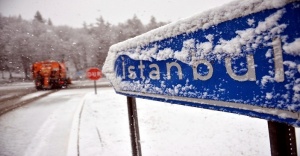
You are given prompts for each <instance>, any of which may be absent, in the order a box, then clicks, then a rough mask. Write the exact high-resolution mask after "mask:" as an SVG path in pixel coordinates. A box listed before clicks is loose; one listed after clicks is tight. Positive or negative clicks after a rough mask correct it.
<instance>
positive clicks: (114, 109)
mask: <svg viewBox="0 0 300 156" xmlns="http://www.w3.org/2000/svg"><path fill="white" fill-rule="evenodd" d="M126 106H127V105H126V98H125V97H124V96H122V95H117V94H115V93H114V91H113V89H110V88H107V89H101V91H99V94H98V95H94V94H93V93H89V94H88V95H87V96H86V101H85V104H84V110H83V112H82V121H83V122H82V124H81V131H80V136H81V137H80V138H81V139H80V145H81V148H80V154H81V155H107V156H109V155H120V156H122V155H130V144H129V143H130V142H129V135H128V134H129V130H128V119H127V108H126ZM137 109H138V117H139V126H140V137H141V146H142V154H143V155H144V156H146V155H149V156H153V155H164V156H165V155H176V156H180V155H199V154H201V155H225V156H227V155H228V156H232V155H249V156H253V155H264V156H265V155H270V147H269V146H270V145H269V136H268V127H267V121H265V120H261V119H256V118H250V117H247V116H241V115H236V114H230V113H223V112H217V111H210V110H204V109H199V108H192V107H186V106H181V105H172V104H168V103H162V102H156V101H149V100H143V99H137ZM98 132H99V133H98ZM97 133H98V134H97Z"/></svg>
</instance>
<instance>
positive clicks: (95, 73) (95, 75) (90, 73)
mask: <svg viewBox="0 0 300 156" xmlns="http://www.w3.org/2000/svg"><path fill="white" fill-rule="evenodd" d="M86 77H87V78H89V79H90V80H94V88H95V94H97V87H96V80H98V79H100V78H101V77H102V72H101V70H100V69H98V68H96V67H93V68H89V69H88V70H87V71H86Z"/></svg>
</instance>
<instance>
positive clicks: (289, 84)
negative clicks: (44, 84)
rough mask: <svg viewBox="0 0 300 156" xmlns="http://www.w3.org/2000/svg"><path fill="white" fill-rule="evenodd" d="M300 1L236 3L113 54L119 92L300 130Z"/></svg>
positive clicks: (110, 62) (110, 73)
mask: <svg viewBox="0 0 300 156" xmlns="http://www.w3.org/2000/svg"><path fill="white" fill-rule="evenodd" d="M299 25H300V2H299V1H293V0H252V1H249V2H248V1H235V2H232V3H230V4H228V5H225V6H222V7H220V8H216V9H213V10H209V11H206V12H203V13H201V14H198V15H194V16H192V17H190V18H187V19H182V20H179V21H177V22H174V23H171V24H168V25H166V26H163V27H161V28H158V29H155V30H153V31H150V32H147V33H145V34H143V35H140V36H137V37H135V38H132V39H129V40H127V41H124V42H121V43H118V44H115V45H113V46H111V47H110V50H109V52H108V57H107V58H106V62H105V65H104V67H103V72H104V73H105V75H106V76H107V78H108V79H109V80H110V81H111V83H112V84H113V86H114V88H115V90H116V92H117V93H120V94H124V95H129V96H135V97H142V98H148V99H153V100H159V101H166V102H171V103H176V104H182V105H188V106H194V107H201V108H206V109H212V110H219V111H225V112H231V113H237V114H243V115H248V116H252V117H258V118H262V119H267V120H273V121H279V122H284V123H288V124H291V125H294V126H300V123H299V121H300V120H299V119H300V117H299V115H300V114H299V113H300V29H299Z"/></svg>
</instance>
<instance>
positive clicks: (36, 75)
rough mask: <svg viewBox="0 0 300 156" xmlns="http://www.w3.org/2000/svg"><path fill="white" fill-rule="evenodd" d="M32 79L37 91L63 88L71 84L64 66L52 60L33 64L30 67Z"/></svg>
mask: <svg viewBox="0 0 300 156" xmlns="http://www.w3.org/2000/svg"><path fill="white" fill-rule="evenodd" d="M32 77H33V79H34V83H35V87H36V89H38V90H40V89H55V88H63V87H67V86H68V85H69V84H71V79H70V78H67V69H66V66H65V64H64V63H62V62H58V61H53V60H50V61H41V62H35V63H34V64H33V65H32Z"/></svg>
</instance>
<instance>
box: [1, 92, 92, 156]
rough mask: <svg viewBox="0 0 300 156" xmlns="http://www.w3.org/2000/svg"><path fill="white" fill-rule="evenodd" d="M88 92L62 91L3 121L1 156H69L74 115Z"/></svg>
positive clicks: (6, 115) (15, 112)
mask: <svg viewBox="0 0 300 156" xmlns="http://www.w3.org/2000/svg"><path fill="white" fill-rule="evenodd" d="M87 91H88V89H82V90H80V91H78V90H71V89H70V90H61V91H59V92H56V93H54V94H51V95H49V96H47V97H45V98H43V99H40V100H37V101H35V102H33V103H32V104H29V105H26V106H23V107H22V108H19V109H16V110H14V111H12V112H10V113H7V114H5V115H3V116H1V118H0V138H1V139H0V147H1V151H0V155H7V156H9V155H10V156H12V155H14V156H18V155H27V156H34V155H36V156H41V155H66V154H67V150H68V144H69V137H70V130H71V126H72V120H73V117H74V113H75V110H76V108H77V107H78V105H79V103H80V102H82V101H81V100H82V99H83V97H84V95H85V94H86V92H87Z"/></svg>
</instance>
